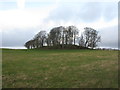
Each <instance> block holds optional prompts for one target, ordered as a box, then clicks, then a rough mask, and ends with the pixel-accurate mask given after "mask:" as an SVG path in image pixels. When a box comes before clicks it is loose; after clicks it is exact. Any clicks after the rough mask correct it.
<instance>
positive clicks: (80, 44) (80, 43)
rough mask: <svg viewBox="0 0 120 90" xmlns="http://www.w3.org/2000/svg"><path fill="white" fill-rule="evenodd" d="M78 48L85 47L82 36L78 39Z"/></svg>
mask: <svg viewBox="0 0 120 90" xmlns="http://www.w3.org/2000/svg"><path fill="white" fill-rule="evenodd" d="M79 46H82V47H85V40H84V37H83V35H82V34H81V37H80V38H79Z"/></svg>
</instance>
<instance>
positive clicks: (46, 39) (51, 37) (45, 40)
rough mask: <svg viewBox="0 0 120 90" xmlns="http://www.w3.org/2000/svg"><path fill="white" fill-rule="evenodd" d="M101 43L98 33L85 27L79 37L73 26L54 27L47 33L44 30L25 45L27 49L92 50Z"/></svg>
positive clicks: (76, 29)
mask: <svg viewBox="0 0 120 90" xmlns="http://www.w3.org/2000/svg"><path fill="white" fill-rule="evenodd" d="M100 41H101V37H100V36H99V35H98V31H97V30H95V29H93V28H90V27H85V28H84V32H83V33H82V34H81V36H79V29H78V28H77V27H75V26H73V25H71V26H68V27H64V26H59V27H54V28H52V29H51V30H50V32H49V33H47V32H46V31H45V30H42V31H40V32H38V33H37V34H36V35H35V36H34V38H33V39H32V40H29V41H27V42H26V43H25V47H26V48H27V49H33V48H41V47H44V46H58V45H61V48H64V46H65V45H79V46H81V47H87V48H92V49H93V48H94V47H96V46H97V45H98V42H100Z"/></svg>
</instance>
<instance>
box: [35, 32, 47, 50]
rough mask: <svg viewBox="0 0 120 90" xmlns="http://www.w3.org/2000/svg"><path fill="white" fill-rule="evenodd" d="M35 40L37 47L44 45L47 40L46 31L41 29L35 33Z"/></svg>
mask: <svg viewBox="0 0 120 90" xmlns="http://www.w3.org/2000/svg"><path fill="white" fill-rule="evenodd" d="M34 40H35V45H36V47H37V48H39V47H43V46H44V43H45V40H46V31H40V32H39V33H38V34H36V35H35V37H34Z"/></svg>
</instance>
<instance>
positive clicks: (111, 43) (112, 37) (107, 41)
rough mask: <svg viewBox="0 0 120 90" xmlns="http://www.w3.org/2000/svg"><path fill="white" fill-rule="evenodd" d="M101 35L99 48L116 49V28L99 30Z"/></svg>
mask: <svg viewBox="0 0 120 90" xmlns="http://www.w3.org/2000/svg"><path fill="white" fill-rule="evenodd" d="M99 33H100V35H101V43H100V44H99V46H100V47H112V48H118V27H117V26H114V27H109V28H103V29H101V30H99Z"/></svg>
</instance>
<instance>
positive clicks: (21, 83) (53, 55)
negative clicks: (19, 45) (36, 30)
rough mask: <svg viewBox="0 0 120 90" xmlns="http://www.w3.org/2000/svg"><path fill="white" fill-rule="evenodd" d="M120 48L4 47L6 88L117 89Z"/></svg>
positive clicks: (4, 80)
mask: <svg viewBox="0 0 120 90" xmlns="http://www.w3.org/2000/svg"><path fill="white" fill-rule="evenodd" d="M117 57H118V51H107V50H104V51H103V50H9V49H8V50H7V49H3V65H2V70H3V76H2V79H3V88H117V87H118V58H117Z"/></svg>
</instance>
